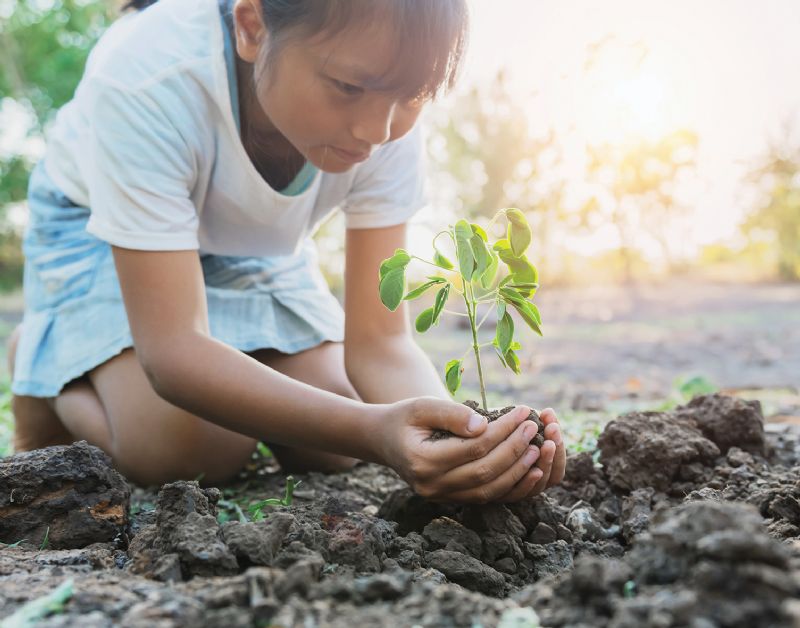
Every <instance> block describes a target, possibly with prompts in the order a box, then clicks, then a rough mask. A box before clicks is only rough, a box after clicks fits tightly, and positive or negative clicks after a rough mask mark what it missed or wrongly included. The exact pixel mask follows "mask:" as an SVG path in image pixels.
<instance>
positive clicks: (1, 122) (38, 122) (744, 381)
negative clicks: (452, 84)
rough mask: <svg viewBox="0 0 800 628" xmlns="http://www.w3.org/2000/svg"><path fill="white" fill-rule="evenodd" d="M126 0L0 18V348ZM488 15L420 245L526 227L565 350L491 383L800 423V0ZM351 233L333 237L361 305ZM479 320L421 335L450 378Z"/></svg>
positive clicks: (439, 110) (3, 0)
mask: <svg viewBox="0 0 800 628" xmlns="http://www.w3.org/2000/svg"><path fill="white" fill-rule="evenodd" d="M120 4H121V3H120V2H116V1H114V2H112V1H110V0H109V1H102V0H0V55H1V57H0V289H2V290H3V292H4V296H3V298H2V299H0V322H1V323H2V328H1V329H0V336H5V335H7V333H8V332H9V331H10V329H11V328H13V325H14V324H16V322H17V321H18V320H19V318H20V313H21V307H22V297H21V294H20V289H19V286H20V282H21V273H22V257H21V254H20V246H19V242H20V235H21V233H22V229H24V225H25V221H26V215H27V214H26V204H25V188H26V183H27V178H28V173H29V172H30V170H31V168H32V166H33V165H34V163H35V162H36V160H37V159H39V158H40V156H41V155H42V154H43V151H44V146H45V145H44V140H43V137H44V134H45V133H46V131H47V127H48V124H50V123H51V122H52V120H53V118H54V114H55V112H56V111H57V109H58V108H59V107H60V106H61V105H62V104H64V103H65V102H66V101H67V100H69V98H70V97H71V95H72V92H73V90H74V88H75V86H76V84H77V82H78V80H79V79H80V76H81V73H82V70H83V64H84V62H85V59H86V55H87V54H88V52H89V50H90V49H91V47H92V45H93V43H94V41H95V40H96V39H97V38H98V37H99V36H100V35H101V34H102V32H103V31H104V29H105V28H106V27H107V26H108V24H109V23H110V22H111V21H113V20H114V19H115V17H116V16H117V15H118V14H119V6H120ZM470 7H471V12H472V31H471V41H470V48H469V53H468V56H467V60H466V65H465V69H464V72H463V74H462V77H461V81H460V84H459V85H458V87H457V89H455V90H454V91H453V92H452V93H450V94H448V95H447V96H446V97H444V98H442V99H441V100H440V101H438V102H436V103H434V104H433V105H431V106H430V107H429V109H428V111H427V112H426V114H425V118H424V120H423V123H424V124H425V126H426V127H427V129H428V138H429V139H428V148H429V151H428V153H429V182H430V185H429V190H430V198H431V204H430V206H429V207H428V208H427V209H425V210H423V211H422V212H420V214H419V215H418V216H417V217H416V218H415V219H414V223H413V225H412V227H411V230H410V244H409V246H410V248H411V250H412V252H413V253H416V254H418V255H420V256H423V257H430V255H431V248H430V241H431V238H432V236H433V234H435V233H436V232H437V231H439V230H440V229H441V228H443V227H445V226H446V225H447V224H448V223H452V222H453V221H454V220H455V219H457V218H460V217H468V218H469V219H471V220H472V221H475V222H484V223H485V222H487V221H488V219H489V218H490V217H491V216H492V215H493V214H494V213H495V212H496V211H497V210H498V209H500V208H502V207H507V206H514V207H518V208H520V209H522V211H524V212H525V213H526V215H527V217H528V220H529V222H530V224H531V226H532V229H533V244H532V247H531V250H530V254H529V257H530V258H531V259H532V260H533V261H534V262H535V263H536V264H537V265H538V267H539V270H540V274H541V283H542V288H541V290H540V293H539V295H537V299H538V301H539V307H540V309H541V311H542V315H543V318H544V322H545V334H546V335H545V338H544V339H538V338H535V339H534V338H533V337H531V338H522V341H523V347H524V349H525V353H524V358H523V362H522V368H523V374H522V375H520V376H514V375H512V374H511V373H510V372H509V371H502V370H498V371H496V372H493V373H492V377H491V382H492V383H491V384H490V386H491V388H492V394H493V399H494V400H495V402H496V403H497V404H503V405H504V404H505V403H513V402H518V403H528V404H530V405H534V406H539V407H542V406H544V405H554V406H556V407H557V408H559V409H561V411H562V413H565V414H570V413H571V415H572V416H574V417H577V418H587V417H588V418H589V419H591V420H595V419H598V420H600V419H601V418H602V417H604V416H605V417H607V416H608V414H609V413H610V412H613V411H617V410H623V409H627V408H630V407H640V406H642V404H644V405H645V406H647V407H656V406H658V405H659V404H664V403H667V404H668V403H675V402H678V401H680V400H682V399H683V398H685V397H688V396H690V395H691V394H692V393H694V392H698V391H700V392H702V391H706V390H713V389H719V388H722V389H726V390H730V391H734V392H737V391H738V392H741V394H749V395H751V396H757V397H759V398H761V399H762V400H763V401H764V403H765V404H766V406H768V407H767V408H766V409H767V410H768V412H769V413H770V414H771V415H773V416H777V417H789V418H791V417H793V416H795V415H797V414H800V411H799V410H798V408H800V401H798V385H800V381H799V380H800V332H798V329H800V284H798V283H797V282H798V280H800V81H798V80H797V79H796V77H797V69H798V68H800V38H798V37H797V26H798V25H799V24H800V5H798V3H797V2H796V0H770V2H768V3H754V2H752V0H704V1H703V2H702V3H698V2H690V1H688V0H673V1H671V2H668V3H667V2H641V1H634V0H603V2H599V1H590V0H493V1H492V2H488V1H486V0H471V2H470ZM793 76H794V77H795V78H794V79H793V78H792V77H793ZM343 231H344V228H343V222H342V220H341V217H334V218H333V219H332V220H330V221H329V222H328V223H327V224H325V225H324V226H323V228H322V229H321V230H320V231H319V233H318V234H317V241H318V243H319V246H320V250H321V259H322V262H323V266H324V272H325V274H326V276H327V277H328V279H329V281H330V284H331V287H332V289H333V290H334V291H335V292H336V293H337V294H338V295H339V296H341V291H342V285H341V274H342V267H343V250H342V249H343ZM412 271H413V267H412ZM420 271H422V269H420ZM425 305H426V304H425V303H424V302H415V305H414V307H415V308H416V309H418V308H420V307H424V306H425ZM416 309H415V311H416ZM456 322H457V321H456ZM456 322H451V323H448V324H445V323H443V325H442V327H441V331H439V330H436V331H435V333H434V332H429V334H427V335H425V336H423V337H421V338H420V344H422V345H423V347H424V348H425V349H426V351H428V353H429V354H430V355H431V357H432V359H433V360H434V362H435V363H436V364H437V366H443V365H444V362H445V361H446V360H448V359H450V358H452V357H455V356H456V355H460V354H461V353H462V351H463V350H462V348H461V347H462V346H464V347H466V346H467V339H466V336H465V335H464V330H462V329H460V328H459V327H458V325H457V324H456ZM487 359H491V357H489V358H487ZM495 366H496V367H497V369H501V368H502V367H501V366H500V365H499V364H497V365H495ZM472 370H474V369H472ZM464 377H465V389H464V396H465V397H466V396H470V395H472V396H474V394H475V392H476V389H475V388H474V384H475V379H474V377H473V375H472V373H471V370H470V369H469V368H468V370H467V372H466V373H465V375H464ZM5 379H7V377H6V378H5ZM576 420H577V419H576ZM786 420H787V421H788V419H786ZM581 429H582V431H581V434H582V435H585V433H586V431H585V430H583V428H581ZM581 438H583V436H581ZM0 445H1V443H0Z"/></svg>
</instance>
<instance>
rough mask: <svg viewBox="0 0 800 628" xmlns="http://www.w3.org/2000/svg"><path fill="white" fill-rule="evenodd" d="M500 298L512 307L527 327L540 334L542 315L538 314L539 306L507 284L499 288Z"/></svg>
mask: <svg viewBox="0 0 800 628" xmlns="http://www.w3.org/2000/svg"><path fill="white" fill-rule="evenodd" d="M500 298H502V299H503V300H504V301H505V302H506V303H508V304H510V305H512V306H513V307H514V309H515V310H516V311H517V313H519V315H520V316H521V317H522V320H524V321H525V322H526V323H527V325H528V327H530V328H531V329H532V330H533V331H535V332H536V333H537V334H539V335H540V336H541V335H542V317H541V315H540V314H539V308H537V307H536V306H535V305H534V304H533V303H531V302H530V301H527V300H526V299H525V298H524V297H523V296H522V295H521V294H520V293H519V292H517V291H516V290H513V289H511V288H509V287H507V286H505V287H503V288H500Z"/></svg>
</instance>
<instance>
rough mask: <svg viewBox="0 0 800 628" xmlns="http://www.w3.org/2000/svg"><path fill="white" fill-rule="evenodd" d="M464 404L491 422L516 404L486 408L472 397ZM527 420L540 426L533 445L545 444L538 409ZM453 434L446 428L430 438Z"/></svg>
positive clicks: (532, 442)
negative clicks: (495, 408)
mask: <svg viewBox="0 0 800 628" xmlns="http://www.w3.org/2000/svg"><path fill="white" fill-rule="evenodd" d="M464 405H465V406H467V407H469V408H472V409H473V410H474V411H475V412H477V413H478V414H480V415H481V416H485V417H486V419H487V420H488V421H489V423H491V422H492V421H496V420H497V419H499V418H500V417H501V416H503V415H505V414H508V413H509V412H511V411H512V410H513V409H514V408H515V407H516V406H506V407H505V408H500V409H499V410H484V409H483V408H482V407H481V404H479V403H478V402H477V401H473V400H472V399H470V400H468V401H465V402H464ZM525 420H526V421H533V422H534V423H536V426H537V427H538V428H539V429H538V430H536V436H534V437H533V439H532V440H531V443H530V444H531V445H536V446H537V447H541V446H542V445H543V444H544V423H542V420H541V419H540V418H539V413H538V412H536V410H531V413H530V414H529V415H528V418H527V419H525ZM451 436H453V434H452V433H451V432H446V431H444V430H436V431H434V432H433V434H431V436H430V438H429V440H442V439H443V438H450V437H451Z"/></svg>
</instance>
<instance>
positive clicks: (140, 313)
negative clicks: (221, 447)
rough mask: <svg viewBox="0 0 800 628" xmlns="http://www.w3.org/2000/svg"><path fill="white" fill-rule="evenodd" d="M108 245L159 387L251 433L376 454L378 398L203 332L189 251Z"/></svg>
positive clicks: (369, 456) (202, 307)
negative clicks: (328, 386)
mask: <svg viewBox="0 0 800 628" xmlns="http://www.w3.org/2000/svg"><path fill="white" fill-rule="evenodd" d="M113 251H114V260H115V263H116V267H117V272H118V275H119V279H120V285H121V287H122V293H123V298H124V301H125V308H126V311H127V313H128V319H129V322H130V326H131V331H132V334H133V339H134V346H135V350H136V354H137V357H138V359H139V361H140V363H141V364H142V367H143V368H144V371H145V373H146V374H147V377H148V379H149V380H150V382H151V384H152V386H153V388H154V389H155V391H156V393H158V395H159V396H161V397H162V398H164V399H165V400H167V401H169V402H170V403H172V404H174V405H176V406H178V407H181V408H183V409H185V410H188V411H189V412H192V413H194V414H196V415H198V416H200V417H202V418H204V419H207V420H210V421H212V422H214V423H216V424H218V425H221V426H222V427H225V428H228V429H231V430H234V431H237V432H240V433H243V434H247V435H249V436H253V437H255V438H258V439H262V440H272V441H274V442H277V443H280V444H283V445H288V446H293V447H308V448H313V449H322V450H325V451H330V452H333V453H338V454H342V455H346V456H352V457H355V458H360V459H362V460H372V461H378V462H382V461H381V460H378V459H377V456H376V452H377V451H378V450H379V447H378V446H377V443H376V442H375V439H376V438H378V435H377V434H376V429H375V428H376V427H377V424H378V423H380V421H378V420H377V416H376V415H377V412H376V410H378V409H379V408H376V407H375V406H368V405H366V404H363V403H360V402H358V401H355V400H352V399H347V398H344V397H340V396H339V395H335V394H333V393H330V392H326V391H323V390H320V389H318V388H315V387H313V386H309V385H307V384H304V383H302V382H299V381H297V380H294V379H291V378H290V377H287V376H285V375H283V374H281V373H279V372H277V371H275V370H273V369H271V368H269V367H267V366H264V365H263V364H261V363H260V362H258V361H257V360H255V359H253V358H251V357H249V356H248V355H246V354H244V353H242V352H240V351H238V350H237V349H234V348H232V347H229V346H227V345H225V344H224V343H222V342H219V341H217V340H215V339H213V338H212V337H211V336H210V334H209V329H208V313H207V308H206V298H205V287H204V284H203V273H202V268H201V265H200V259H199V256H198V254H197V252H196V251H170V252H161V251H138V250H131V249H123V248H119V247H113ZM322 417H324V420H323V419H322Z"/></svg>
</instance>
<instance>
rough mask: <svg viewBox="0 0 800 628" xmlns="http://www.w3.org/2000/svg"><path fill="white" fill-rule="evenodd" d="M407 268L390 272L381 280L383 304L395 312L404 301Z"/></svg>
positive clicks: (380, 288)
mask: <svg viewBox="0 0 800 628" xmlns="http://www.w3.org/2000/svg"><path fill="white" fill-rule="evenodd" d="M405 273H406V267H405V266H400V267H397V268H392V269H391V270H389V271H388V272H387V273H386V274H385V275H384V276H383V279H381V283H380V285H379V286H378V290H379V291H380V295H381V302H382V303H383V304H384V305H385V306H386V307H387V308H389V309H390V310H391V311H392V312H394V311H395V310H396V309H397V308H398V306H399V305H400V301H402V300H403V292H405V289H406V277H405Z"/></svg>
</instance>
